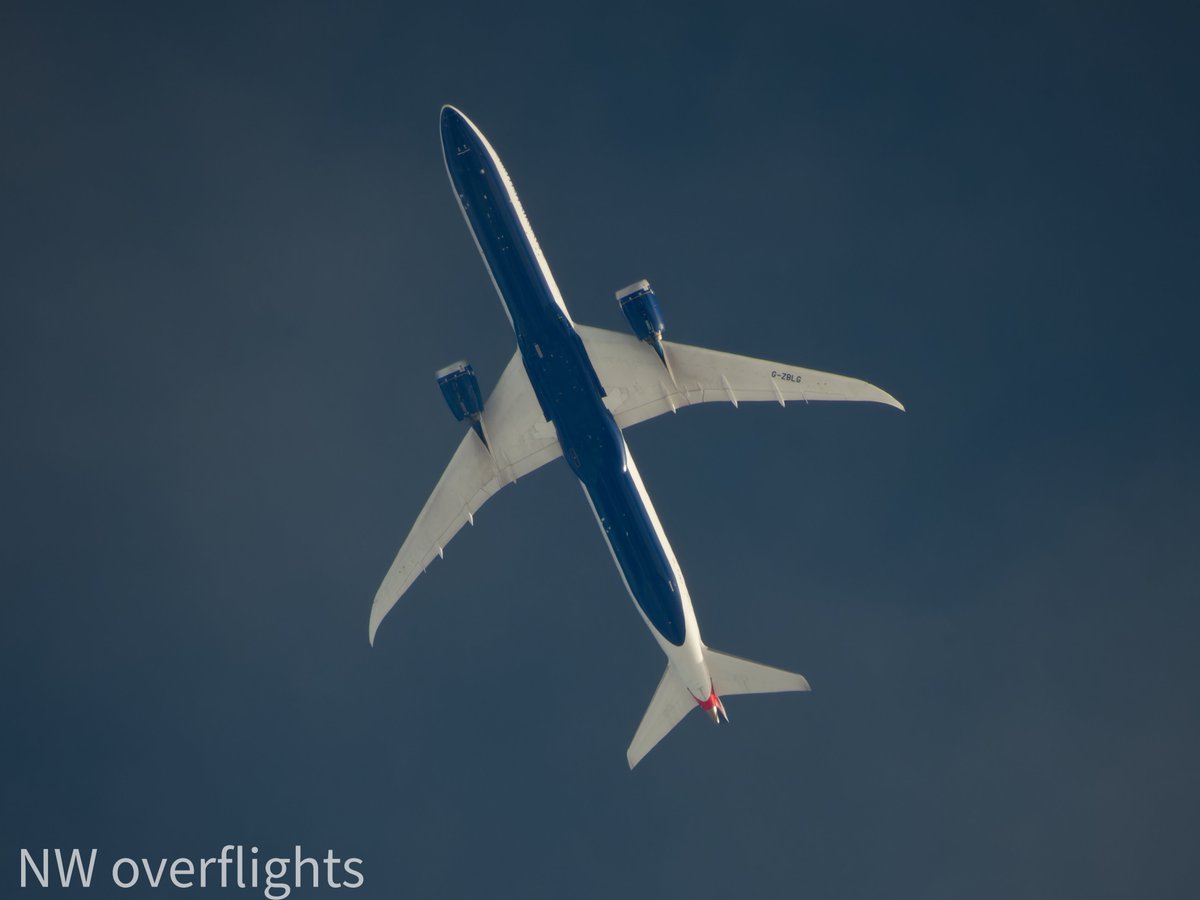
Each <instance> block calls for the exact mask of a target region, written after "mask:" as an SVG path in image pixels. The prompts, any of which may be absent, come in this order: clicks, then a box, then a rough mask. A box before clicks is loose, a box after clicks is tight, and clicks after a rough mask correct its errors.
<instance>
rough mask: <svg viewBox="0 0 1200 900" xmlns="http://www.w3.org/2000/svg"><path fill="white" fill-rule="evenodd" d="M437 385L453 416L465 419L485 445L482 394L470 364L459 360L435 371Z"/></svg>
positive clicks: (460, 419) (461, 419) (459, 419)
mask: <svg viewBox="0 0 1200 900" xmlns="http://www.w3.org/2000/svg"><path fill="white" fill-rule="evenodd" d="M436 377H437V383H438V387H439V388H441V389H442V396H443V397H445V398H446V404H447V405H448V406H449V407H450V412H452V413H454V418H456V419H457V420H458V421H460V422H461V421H463V420H464V419H466V420H467V421H469V422H470V423H471V427H472V428H474V429H475V433H476V434H477V435H479V439H480V440H481V441H483V445H484V446H485V447H486V446H487V438H485V437H484V436H483V422H482V419H483V396H482V395H481V394H480V393H479V382H478V381H477V380H476V379H475V370H474V369H473V368H471V364H470V363H469V362H467V361H466V360H465V359H464V360H459V361H458V362H456V363H453V364H451V365H449V366H446V368H444V369H439V370H438V372H437V376H436Z"/></svg>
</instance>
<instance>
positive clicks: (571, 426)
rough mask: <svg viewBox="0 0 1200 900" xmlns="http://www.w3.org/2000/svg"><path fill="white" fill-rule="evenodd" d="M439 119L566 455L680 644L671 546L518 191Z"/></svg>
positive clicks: (632, 587) (657, 619)
mask: <svg viewBox="0 0 1200 900" xmlns="http://www.w3.org/2000/svg"><path fill="white" fill-rule="evenodd" d="M441 127H442V148H443V151H444V153H445V158H446V170H447V172H448V173H449V175H450V180H451V183H452V184H453V185H454V190H455V192H456V194H457V195H458V200H459V204H460V205H461V207H462V210H463V214H464V215H465V216H466V219H467V223H468V224H469V225H470V228H471V232H472V233H473V234H474V236H475V241H476V243H477V244H478V246H479V251H480V253H481V254H482V255H483V258H484V261H485V262H486V264H487V267H488V270H489V271H490V272H491V276H492V280H493V281H494V282H495V285H496V290H497V291H498V292H499V293H500V297H501V299H502V300H503V301H504V306H505V308H506V309H507V311H508V316H509V318H510V319H511V321H512V326H513V331H515V332H516V336H517V346H518V348H519V349H520V352H521V358H522V360H523V361H524V363H525V371H526V372H527V373H528V375H529V383H530V384H531V385H532V386H533V390H534V393H535V394H536V396H537V398H538V402H539V403H540V404H541V407H542V411H543V412H544V413H545V416H546V419H547V421H550V422H552V423H553V424H554V427H555V429H556V431H557V433H558V440H559V443H560V444H561V446H562V452H563V458H564V459H566V461H567V463H568V464H569V465H570V466H571V469H572V470H573V471H574V473H575V475H576V477H578V478H579V480H580V482H581V483H582V484H583V488H584V490H585V492H586V493H587V496H588V498H589V499H590V501H591V504H592V507H593V509H594V511H595V513H596V518H597V520H598V521H599V523H600V527H601V528H602V529H603V531H604V535H605V538H606V539H607V541H608V544H609V546H610V548H611V549H612V553H613V556H614V558H615V559H616V562H617V565H618V566H619V567H620V570H621V573H622V575H623V576H624V578H625V583H626V586H627V587H628V589H629V592H630V594H631V595H632V596H633V599H634V601H635V602H636V603H637V604H638V606H639V607H640V608H641V610H642V612H643V613H644V614H645V617H646V619H647V620H648V621H649V622H650V624H651V625H652V626H653V627H654V628H655V629H656V630H657V631H658V632H659V634H660V635H662V637H663V638H665V639H666V640H667V641H669V642H670V643H672V644H674V645H675V646H681V645H682V644H683V643H684V640H685V638H686V636H687V634H686V631H687V628H686V620H685V616H684V611H683V601H682V598H681V585H680V584H679V582H678V579H677V578H676V575H675V571H674V569H673V567H672V565H671V562H670V560H669V559H668V552H669V551H668V548H667V547H666V546H665V542H664V540H663V538H662V536H661V535H660V533H659V531H658V530H657V529H656V528H655V522H654V520H653V514H652V512H651V510H650V509H649V508H648V500H647V498H646V496H645V493H644V490H643V489H642V488H641V486H640V483H639V482H638V480H637V479H636V477H635V472H633V471H631V468H632V467H631V466H630V465H629V464H628V463H629V460H628V449H627V448H626V446H625V441H624V438H623V437H622V435H621V430H620V428H619V427H618V426H617V423H616V422H615V421H614V420H613V417H612V414H611V413H610V412H609V411H608V409H607V407H605V405H604V399H603V398H604V387H603V385H602V384H601V383H600V379H599V378H598V377H597V375H596V370H595V368H594V367H593V366H592V362H591V360H590V359H589V358H588V355H587V351H586V349H585V348H584V345H583V341H582V340H580V338H579V335H578V334H577V333H576V331H575V327H574V325H573V324H572V322H571V319H570V316H569V315H568V313H567V311H566V307H565V306H564V305H563V303H562V299H561V296H560V295H559V293H558V288H557V286H556V285H555V283H554V279H553V277H552V276H551V274H550V270H549V267H548V266H547V265H546V262H545V259H544V258H543V257H542V254H541V251H540V249H539V248H538V247H537V241H536V238H535V237H534V235H533V231H532V229H530V228H529V226H528V222H527V220H526V219H525V216H524V214H523V212H522V210H521V207H520V203H519V201H518V200H517V196H516V192H515V190H514V189H513V187H512V184H511V182H510V180H509V179H508V176H507V175H506V173H505V172H504V169H503V167H502V166H501V165H500V161H499V158H498V157H497V156H496V154H495V152H494V151H493V150H492V148H491V147H490V146H489V145H488V143H487V141H486V139H484V138H483V135H482V134H480V133H479V132H478V130H477V129H475V127H474V126H473V125H472V124H471V123H470V122H469V121H468V120H467V119H466V118H465V117H463V116H462V114H461V113H459V112H458V111H457V110H455V109H453V108H452V107H446V108H445V109H443V110H442V121H441ZM647 352H648V353H651V352H653V351H651V350H650V349H647Z"/></svg>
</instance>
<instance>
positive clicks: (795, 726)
mask: <svg viewBox="0 0 1200 900" xmlns="http://www.w3.org/2000/svg"><path fill="white" fill-rule="evenodd" d="M1195 26H1196V20H1195V16H1194V15H1193V14H1191V13H1190V12H1188V11H1186V10H1185V9H1184V8H1183V7H1182V6H1178V5H1176V6H1172V5H1160V6H1157V7H1153V8H1152V7H1145V8H1138V9H1133V8H1130V7H1128V6H1125V5H1120V4H1093V3H1079V4H1069V3H1067V4H1039V3H1015V4H1014V3H1005V4H991V5H988V6H986V7H982V8H978V9H962V8H960V6H959V5H957V4H917V5H915V6H907V7H905V8H903V9H900V8H897V7H895V6H894V5H893V4H828V3H801V4H794V5H789V6H788V7H786V11H783V9H782V8H779V9H777V8H773V7H769V6H751V7H749V8H735V7H734V6H732V5H722V6H720V7H714V8H712V9H705V8H702V7H697V6H695V5H678V6H671V5H656V6H655V8H654V11H647V10H645V9H644V8H642V5H640V4H619V3H618V4H605V5H603V6H595V7H578V8H571V9H566V8H564V7H560V6H559V5H547V6H545V7H541V8H535V7H533V6H523V5H520V4H517V5H507V6H504V7H495V6H485V5H472V4H467V5H463V6H455V7H449V6H443V7H428V8H426V9H423V10H411V9H401V8H399V7H394V6H391V5H376V4H355V5H353V6H351V5H337V4H284V5H269V4H260V5H255V6H247V5H240V4H225V5H222V4H204V5H200V6H195V7H192V8H188V9H184V8H181V7H177V6H161V5H157V4H127V5H122V6H119V7H115V6H108V7H101V6H94V5H83V4H79V5H71V4H62V5H56V6H47V5H44V4H9V5H7V6H6V7H5V9H4V11H3V12H2V13H0V75H2V77H0V110H2V111H3V113H4V121H5V124H6V127H5V140H4V141H3V142H2V144H0V159H2V161H3V165H0V191H2V195H3V203H0V228H2V229H3V231H2V234H3V238H4V241H3V246H4V250H3V265H2V266H0V297H2V299H3V305H2V308H0V309H2V312H0V315H2V317H3V318H2V319H0V349H2V351H3V352H2V354H0V359H2V360H3V369H4V375H5V377H4V378H3V379H2V387H0V392H2V396H3V400H4V409H5V419H6V421H7V423H8V427H7V428H6V429H5V439H4V441H3V451H2V452H3V456H4V471H5V472H6V473H7V475H6V478H5V487H4V506H5V509H6V515H5V516H4V517H3V519H2V521H3V528H4V533H3V535H2V540H0V545H2V546H3V547H4V553H3V560H4V598H5V599H4V604H3V615H4V622H3V627H2V628H0V660H2V661H0V666H2V668H0V673H2V675H3V678H2V684H3V688H2V689H0V697H2V698H3V700H2V702H3V712H4V716H5V720H6V721H7V722H8V723H9V725H8V727H6V728H5V736H6V738H5V741H4V742H3V745H2V746H3V757H2V759H3V762H4V766H3V772H4V775H3V778H4V786H3V801H4V809H5V812H6V815H5V816H4V817H3V821H2V823H0V834H2V835H3V841H4V845H5V847H6V848H7V849H6V850H5V851H4V852H5V855H6V858H8V859H9V860H12V861H15V860H16V859H17V848H19V847H32V848H40V847H43V846H46V847H54V846H62V847H73V846H78V847H84V848H90V847H98V848H100V849H101V854H102V857H103V856H106V855H107V856H108V857H115V856H117V855H137V856H142V855H147V856H169V857H174V856H191V857H197V856H209V855H215V854H216V853H218V852H219V850H220V847H221V845H223V844H225V843H239V842H240V843H245V844H257V845H259V846H260V847H264V848H270V849H271V850H272V852H277V851H288V850H290V848H291V847H292V846H293V845H294V844H297V843H299V844H303V845H304V847H305V848H306V849H311V850H312V851H314V852H315V851H320V852H324V850H325V849H326V848H333V849H335V850H337V851H339V852H341V853H343V854H344V855H347V856H350V855H354V856H360V857H362V858H363V859H364V861H365V862H364V866H363V870H364V875H365V879H366V884H365V886H364V888H363V889H362V891H361V893H362V895H364V896H414V897H417V896H421V897H424V896H446V897H455V896H479V895H485V896H488V895H493V894H501V895H521V896H528V897H560V896H564V895H569V896H576V897H606V898H607V897H613V896H622V897H652V896H679V895H682V894H683V893H684V892H685V891H687V892H689V893H690V894H691V895H692V896H695V897H725V896H729V895H731V894H740V895H743V896H745V895H748V896H779V895H785V894H786V895H789V896H820V897H878V896H905V897H907V896H912V897H923V898H924V897H962V896H975V897H1011V896H1014V895H1018V896H1023V897H1063V896H1088V897H1110V896H1111V897H1125V896H1130V895H1133V894H1138V895H1148V896H1157V897H1185V896H1193V895H1194V893H1195V889H1196V884H1197V880H1198V878H1197V876H1198V874H1200V873H1198V872H1197V863H1196V861H1195V853H1194V848H1195V845H1196V839H1197V837H1198V836H1200V814H1198V813H1197V809H1200V802H1198V801H1200V779H1198V776H1197V769H1196V766H1195V759H1196V758H1197V757H1198V756H1200V718H1198V717H1197V715H1196V709H1197V691H1198V686H1200V661H1198V659H1197V654H1196V653H1195V644H1196V641H1195V634H1196V631H1197V626H1198V625H1200V612H1198V609H1200V607H1198V605H1197V600H1200V562H1198V560H1200V556H1198V555H1197V553H1196V549H1195V543H1196V535H1197V533H1198V526H1200V478H1198V477H1197V474H1196V467H1195V461H1196V458H1197V437H1198V431H1200V420H1198V418H1197V416H1196V414H1195V412H1194V409H1195V405H1196V401H1195V398H1196V396H1197V395H1198V393H1200V375H1198V371H1197V366H1196V362H1195V353H1194V344H1195V334H1196V331H1197V329H1196V326H1197V324H1198V322H1197V319H1198V317H1197V313H1196V300H1197V296H1198V291H1197V287H1198V285H1197V275H1196V271H1197V270H1196V263H1195V261H1196V259H1197V254H1198V252H1200V246H1198V244H1200V240H1198V239H1200V231H1198V227H1197V216H1196V208H1197V201H1198V200H1200V196H1198V194H1200V191H1198V189H1197V188H1198V185H1197V177H1196V164H1195V161H1196V159H1197V158H1200V134H1198V132H1200V125H1198V122H1200V120H1198V119H1197V117H1196V114H1195V110H1196V106H1197V103H1196V100H1197V98H1196V92H1195V87H1194V85H1195V84H1196V83H1197V72H1196V64H1195V61H1194V52H1193V51H1194V46H1193V45H1194V35H1195ZM446 102H450V103H454V104H455V105H457V106H459V107H460V108H461V109H462V110H463V111H464V112H466V113H467V114H468V115H469V116H471V118H472V119H473V120H474V121H475V122H476V123H477V124H478V125H479V126H480V127H481V128H482V129H483V130H484V132H485V133H486V134H487V135H488V137H489V139H490V140H491V142H492V143H493V145H494V146H495V147H496V149H497V151H498V152H499V153H500V155H501V157H502V158H503V159H504V161H505V164H506V166H507V168H508V170H509V172H510V174H511V175H512V177H513V179H514V181H515V183H516V185H517V187H518V189H519V191H520V192H521V197H522V200H523V202H524V205H525V207H526V210H527V212H528V214H529V217H530V219H531V222H532V224H533V227H534V229H535V230H536V231H537V234H538V237H539V239H540V242H541V244H542V247H543V249H544V250H545V253H546V256H547V258H548V260H549V263H550V265H551V267H552V268H553V270H554V272H555V275H556V278H557V280H558V283H559V285H560V287H561V288H562V291H563V294H564V296H565V298H566V301H567V303H568V305H569V306H570V308H571V311H572V314H573V316H574V317H575V318H576V319H577V320H578V321H580V322H584V323H588V324H594V325H598V326H602V327H609V328H621V327H623V320H622V319H621V317H620V314H619V311H618V309H617V306H616V303H615V302H614V300H613V291H614V290H615V289H617V288H620V287H622V286H623V285H626V284H628V283H630V282H632V281H635V280H637V279H639V278H642V277H645V278H648V279H650V281H651V282H652V284H653V285H654V287H655V289H656V291H657V293H658V296H659V299H660V301H661V303H662V305H663V309H664V314H665V316H666V321H667V337H668V338H670V339H673V340H678V341H682V342H687V343H695V344H701V345H706V346H713V347H719V348H722V349H727V350H730V351H734V352H740V353H747V354H753V355H756V356H762V357H766V358H770V359H779V360H786V361H789V362H794V363H797V364H801V365H806V366H809V367H813V368H820V369H827V370H831V371H835V372H841V373H845V374H849V375H854V376H858V377H862V378H866V379H867V380H870V381H872V382H874V383H876V384H879V385H880V386H882V387H884V388H885V389H887V390H889V391H890V392H891V393H893V394H895V395H896V396H897V397H898V398H899V399H900V400H901V401H903V402H904V403H905V405H906V406H907V407H908V412H907V413H906V414H904V415H900V414H898V413H894V412H893V411H891V410H888V409H883V408H860V407H858V406H855V405H848V406H845V407H833V406H825V407H822V406H820V405H813V406H811V407H807V408H793V407H789V408H788V409H787V410H786V411H783V410H779V409H778V408H773V407H770V406H769V405H765V404H764V405H762V407H763V408H751V407H750V406H749V405H743V407H742V408H740V409H738V410H733V409H731V408H724V407H716V406H713V407H705V408H699V409H694V410H687V411H685V412H684V413H681V414H680V415H679V416H677V417H670V418H669V419H659V420H655V421H652V422H649V423H646V424H644V425H640V426H638V427H636V428H635V429H632V430H631V431H630V432H629V435H628V440H629V444H630V447H631V449H632V451H633V452H634V453H635V454H636V456H637V459H638V463H639V468H640V470H641V472H642V475H643V478H644V480H645V482H646V485H647V487H648V489H649V491H650V493H651V495H652V496H653V498H654V500H655V504H656V506H657V508H658V511H659V513H660V515H661V517H662V519H663V523H664V526H665V528H666V530H667V533H668V535H669V536H670V538H671V541H672V544H673V546H674V548H675V551H676V553H677V555H678V556H679V559H680V563H681V564H682V566H683V569H684V572H685V574H686V575H687V578H688V584H689V587H690V589H691V593H692V595H693V599H694V601H695V604H696V609H697V614H698V616H699V618H700V621H701V623H702V624H703V627H704V634H705V638H706V640H707V641H708V643H709V644H711V645H712V646H714V647H716V648H719V649H722V650H726V651H729V652H732V653H736V654H739V655H743V656H748V657H751V658H754V659H761V660H763V661H766V662H771V663H775V664H777V665H781V666H784V667H786V668H791V669H795V670H798V671H801V672H804V673H805V674H806V675H807V676H808V678H809V680H810V681H811V682H812V685H813V692H812V694H811V695H810V696H799V697H797V696H780V697H749V698H735V702H732V703H730V704H728V707H729V712H730V714H731V717H732V720H733V721H732V725H731V727H729V728H721V729H714V728H712V726H711V725H710V724H708V723H707V721H701V720H700V719H698V718H697V719H696V720H695V721H691V720H689V721H686V722H684V723H683V725H682V726H681V727H680V728H679V729H678V730H677V731H676V732H674V733H672V735H671V736H669V737H668V738H667V739H666V740H665V741H664V742H663V743H662V744H661V745H660V746H659V747H658V748H657V749H656V750H655V751H654V753H653V754H651V755H650V756H649V757H648V758H647V759H646V761H645V762H644V763H643V764H642V765H641V766H639V768H638V769H637V770H636V771H635V772H634V773H632V774H631V773H629V772H628V771H627V770H626V766H625V760H624V750H625V747H626V746H627V744H628V742H629V739H630V738H631V736H632V734H633V731H634V729H635V728H636V725H637V723H638V721H639V719H640V717H641V714H642V711H643V709H644V707H645V705H646V703H647V702H648V701H649V699H650V696H651V694H652V693H653V690H654V687H655V685H656V684H657V680H658V677H659V675H660V673H661V668H662V657H661V654H660V653H659V652H658V650H657V649H656V647H655V646H654V644H653V642H652V641H651V640H650V639H649V638H648V635H647V634H646V632H645V630H644V628H643V626H642V625H641V623H640V620H639V619H638V616H637V614H636V612H635V610H634V608H633V606H632V604H631V603H630V601H629V599H628V597H627V596H626V595H625V592H624V589H623V587H622V585H621V581H620V577H619V575H618V573H617V572H616V571H615V569H614V568H613V566H612V563H611V560H610V557H609V554H608V551H607V550H606V548H605V546H604V544H603V541H602V539H601V537H600V535H599V533H598V532H597V529H596V527H595V524H594V522H593V519H592V516H591V515H590V514H589V512H588V510H587V506H586V502H585V501H584V500H583V498H582V497H581V496H580V493H579V490H578V488H577V487H576V486H575V485H574V484H573V478H572V476H571V475H570V473H569V471H568V470H567V468H566V467H565V466H563V465H555V466H550V467H547V468H546V469H545V470H543V471H540V472H538V473H536V474H535V475H532V476H530V477H529V478H528V479H526V480H524V481H522V482H521V483H520V484H519V485H517V486H516V487H514V488H510V489H507V490H505V491H504V492H503V493H502V494H501V495H499V496H498V497H497V498H495V499H494V500H493V501H491V502H490V503H489V504H488V505H487V507H485V509H484V510H483V512H482V513H481V514H480V515H479V516H478V517H477V526H476V527H475V528H474V529H470V530H468V531H466V532H465V533H463V534H462V535H460V537H458V538H457V539H456V540H455V542H454V543H453V544H452V545H451V546H450V547H449V548H448V550H447V554H446V561H445V562H439V563H436V564H435V565H434V566H433V567H432V568H431V569H430V570H429V572H428V573H427V575H425V576H424V577H423V578H422V579H421V580H420V581H419V582H418V583H417V585H416V586H415V587H414V588H413V589H412V591H410V593H409V594H408V595H407V596H406V597H405V599H404V601H403V602H402V603H401V605H400V606H398V607H397V608H396V610H394V611H393V613H392V614H391V615H390V616H389V618H388V620H387V621H386V622H385V624H384V626H383V628H382V630H381V632H380V637H379V640H378V642H377V645H376V647H375V648H374V649H370V648H369V647H368V646H367V641H366V631H367V612H368V609H369V606H370V602H371V598H372V597H373V595H374V592H375V589H376V587H377V585H378V582H379V580H380V579H381V578H382V576H383V574H384V572H385V571H386V568H387V565H388V563H389V562H390V560H391V558H392V556H393V554H394V553H395V551H396V549H397V547H398V546H399V544H400V542H401V541H402V540H403V537H404V535H405V533H406V532H407V529H408V527H409V525H410V524H411V522H412V520H413V519H414V518H415V517H416V514H417V512H418V511H419V510H420V508H421V505H422V504H423V503H424V500H425V498H426V496H427V495H428V493H429V491H430V489H431V488H432V486H433V484H434V483H435V482H436V480H437V478H438V476H439V474H440V473H441V470H442V468H443V466H444V465H445V463H446V461H447V460H448V458H449V456H450V453H451V452H452V450H453V448H454V447H455V446H456V444H457V442H458V440H459V438H460V434H461V431H462V429H461V428H460V427H459V426H458V425H457V424H456V423H455V422H454V421H453V419H452V418H451V417H450V416H449V415H448V413H447V411H446V410H445V407H444V404H443V400H442V398H441V396H440V394H439V393H438V391H437V388H436V386H435V384H434V381H433V377H432V373H433V372H434V371H435V370H436V369H438V368H439V367H441V366H443V365H445V364H446V363H448V362H451V361H453V360H456V359H459V358H463V357H466V358H469V359H470V360H471V361H472V363H473V364H474V366H475V368H476V371H477V372H478V373H479V374H480V378H481V382H482V383H483V385H484V388H485V390H486V389H488V388H490V386H491V385H492V384H493V383H494V381H495V379H496V378H497V377H498V375H499V373H500V371H501V369H502V368H503V366H504V364H505V363H506V362H507V360H508V358H509V356H510V355H511V353H512V351H513V346H514V343H513V340H512V335H511V331H510V330H509V327H508V323H507V321H506V319H505V317H504V314H503V312H502V310H501V307H500V304H499V302H498V299H497V298H496V297H495V296H494V292H493V290H492V287H491V284H490V282H489V281H488V278H487V275H486V272H485V270H484V268H483V266H482V263H481V262H480V260H479V258H478V254H477V252H476V250H475V248H474V246H473V244H472V243H471V239H470V236H469V235H468V233H467V231H466V229H465V227H464V225H463V221H462V217H461V215H460V214H459V212H458V210H457V209H456V208H455V204H454V199H453V196H452V194H451V191H450V188H449V186H448V184H447V181H446V178H445V172H444V169H443V166H442V162H441V158H440V146H439V142H438V131H437V114H438V110H439V108H440V106H441V104H442V103H446ZM16 878H17V871H16V865H15V862H13V864H12V866H11V868H9V869H8V870H7V871H5V872H0V879H2V880H6V881H8V883H10V884H13V883H15V879H16Z"/></svg>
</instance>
